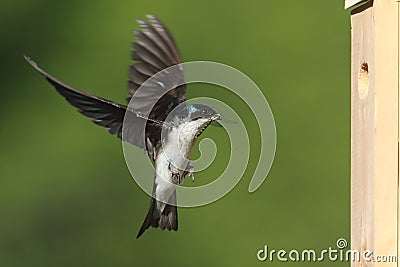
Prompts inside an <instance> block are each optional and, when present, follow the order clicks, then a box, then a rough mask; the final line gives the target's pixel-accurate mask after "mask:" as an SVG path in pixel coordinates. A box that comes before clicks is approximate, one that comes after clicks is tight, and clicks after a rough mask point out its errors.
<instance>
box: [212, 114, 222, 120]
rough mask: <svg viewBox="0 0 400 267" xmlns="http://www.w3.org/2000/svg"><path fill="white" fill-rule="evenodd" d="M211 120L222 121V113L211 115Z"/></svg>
mask: <svg viewBox="0 0 400 267" xmlns="http://www.w3.org/2000/svg"><path fill="white" fill-rule="evenodd" d="M211 120H213V121H220V120H222V115H221V114H218V113H217V114H215V115H214V116H212V117H211Z"/></svg>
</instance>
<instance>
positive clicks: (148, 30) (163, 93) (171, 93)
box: [128, 15, 186, 121]
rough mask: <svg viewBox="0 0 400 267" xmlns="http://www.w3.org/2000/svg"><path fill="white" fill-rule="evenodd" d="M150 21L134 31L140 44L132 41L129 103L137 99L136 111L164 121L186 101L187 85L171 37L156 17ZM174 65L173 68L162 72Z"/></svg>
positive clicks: (142, 23) (134, 105)
mask: <svg viewBox="0 0 400 267" xmlns="http://www.w3.org/2000/svg"><path fill="white" fill-rule="evenodd" d="M147 18H148V20H149V23H148V22H146V21H144V20H138V24H139V25H140V27H141V29H140V30H135V31H134V33H135V36H136V37H137V41H135V42H133V53H132V58H133V60H135V61H136V63H134V64H133V65H131V66H130V71H129V82H128V84H129V93H130V97H129V98H128V101H129V100H130V99H131V97H132V96H134V101H133V103H132V108H133V109H135V110H137V111H139V112H141V113H143V114H149V118H152V119H156V120H159V121H164V120H165V119H166V117H167V116H168V114H169V113H170V112H171V111H172V110H173V109H174V108H175V107H176V106H177V105H179V104H181V103H183V102H185V100H186V99H185V93H186V86H185V84H184V76H183V68H182V65H180V64H181V57H180V55H179V51H178V48H177V46H176V44H175V41H174V39H173V38H172V35H171V34H170V32H169V31H168V29H167V28H166V27H165V25H164V24H163V23H162V22H161V21H160V20H159V19H157V18H156V17H155V16H152V15H148V16H147ZM171 66H174V67H173V68H169V69H168V70H167V71H163V70H164V69H166V68H168V67H171ZM157 73H158V74H157ZM155 74H157V75H155ZM153 75H155V76H153ZM152 76H153V77H152ZM150 77H152V78H151V79H150V80H148V79H149V78H150ZM139 88H140V89H139ZM138 89H139V90H138Z"/></svg>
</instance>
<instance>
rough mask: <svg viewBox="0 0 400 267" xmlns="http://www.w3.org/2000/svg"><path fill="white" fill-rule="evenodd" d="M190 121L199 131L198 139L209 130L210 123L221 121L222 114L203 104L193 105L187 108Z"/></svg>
mask: <svg viewBox="0 0 400 267" xmlns="http://www.w3.org/2000/svg"><path fill="white" fill-rule="evenodd" d="M187 112H188V113H187V114H188V120H189V121H190V123H191V124H192V125H194V126H195V127H196V129H197V133H196V138H197V137H199V136H200V134H201V133H202V132H203V131H204V130H205V129H206V128H207V126H208V125H210V123H212V122H214V121H217V120H221V114H218V113H217V112H216V111H215V110H214V109H212V108H211V107H209V106H207V105H203V104H192V105H189V106H187Z"/></svg>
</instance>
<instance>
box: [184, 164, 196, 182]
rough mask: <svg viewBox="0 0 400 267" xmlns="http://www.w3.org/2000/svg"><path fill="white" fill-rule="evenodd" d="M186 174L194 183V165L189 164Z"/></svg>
mask: <svg viewBox="0 0 400 267" xmlns="http://www.w3.org/2000/svg"><path fill="white" fill-rule="evenodd" d="M186 172H187V173H188V175H189V177H191V178H192V182H194V167H193V165H192V163H190V162H189V163H188V165H187V166H186Z"/></svg>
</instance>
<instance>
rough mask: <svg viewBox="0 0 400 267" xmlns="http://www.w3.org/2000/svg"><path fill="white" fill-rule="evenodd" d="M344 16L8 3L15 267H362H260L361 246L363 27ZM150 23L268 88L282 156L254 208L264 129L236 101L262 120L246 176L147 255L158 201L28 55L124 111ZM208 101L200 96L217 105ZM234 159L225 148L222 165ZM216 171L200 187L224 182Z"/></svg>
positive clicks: (271, 5)
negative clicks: (284, 255) (354, 148)
mask: <svg viewBox="0 0 400 267" xmlns="http://www.w3.org/2000/svg"><path fill="white" fill-rule="evenodd" d="M343 5H344V3H343V1H337V0H329V1H321V0H313V1H311V0H309V1H253V2H249V1H247V2H246V1H227V0H223V1H209V0H205V1H193V2H189V1H183V0H180V1H177V0H173V1H141V2H139V1H118V2H112V1H77V0H71V1H50V0H36V1H32V0H31V1H21V0H15V1H10V0H5V1H4V0H3V1H2V2H1V4H0V22H1V23H0V36H1V37H0V38H1V44H0V47H1V49H0V55H1V72H0V76H1V79H0V85H1V89H0V96H1V101H2V104H1V105H0V110H1V113H0V116H1V122H2V125H1V127H0V140H1V151H2V153H1V154H0V157H1V158H0V212H1V213H0V214H1V219H0V266H7V267H8V266H24V267H26V266H71V265H74V266H188V265H190V266H207V265H208V266H260V265H266V264H269V265H272V264H273V266H291V265H295V266H309V265H313V264H314V265H315V266H317V265H318V266H331V265H335V266H348V265H349V264H348V263H346V262H337V263H332V262H328V261H325V262H322V263H321V262H320V263H298V262H297V263H290V262H289V263H280V262H276V261H275V262H273V263H270V262H264V263H262V262H259V261H258V260H257V257H256V253H257V251H258V250H259V249H261V248H263V246H264V245H268V246H269V247H270V248H271V249H286V250H288V251H289V250H291V249H299V250H302V249H316V250H318V249H325V248H328V247H329V246H331V247H334V248H335V247H336V240H337V239H338V238H341V237H342V238H346V239H347V240H348V241H349V234H350V227H349V226H350V224H349V222H350V219H349V217H350V216H349V215H350V182H349V176H350V23H349V22H350V21H349V12H347V11H345V10H344V9H343ZM149 13H150V14H155V15H157V16H158V17H159V18H160V19H161V20H162V21H164V22H165V24H166V25H167V26H168V27H169V28H170V30H171V31H172V33H173V35H174V37H175V39H176V41H177V43H178V45H179V48H180V51H181V54H182V57H183V59H184V60H185V61H192V60H210V61H217V62H221V63H225V64H228V65H230V66H233V67H235V68H237V69H239V70H241V71H242V72H244V73H245V74H247V75H248V76H249V77H250V78H252V79H253V80H254V81H255V82H256V83H257V85H258V86H259V87H260V88H261V89H262V90H263V93H264V95H265V96H266V97H267V99H268V101H269V104H270V106H271V108H272V111H273V113H274V116H275V122H276V127H277V138H278V141H277V150H276V157H275V161H274V164H273V167H272V169H271V172H270V173H269V176H268V178H267V180H266V181H265V182H264V184H263V185H262V186H261V188H260V189H259V190H258V191H256V192H255V193H253V194H250V193H248V191H247V188H248V185H249V182H250V179H251V175H252V173H253V171H254V167H255V164H256V161H257V145H258V143H259V140H258V138H257V129H253V128H254V125H255V124H254V121H252V120H253V118H252V117H251V115H249V116H247V114H250V113H249V111H248V109H246V107H244V105H242V104H240V103H239V102H240V101H239V100H237V99H234V98H231V97H229V98H228V99H231V101H232V103H236V104H234V105H237V108H238V112H239V113H240V114H242V115H243V117H244V119H246V118H248V120H249V121H248V122H247V123H248V125H249V132H250V133H251V135H250V137H251V138H252V139H251V144H252V148H255V149H253V150H252V153H251V164H250V165H249V168H248V169H247V171H246V175H245V176H244V177H243V179H242V180H241V181H240V183H239V184H238V186H236V187H235V188H234V190H232V191H231V192H230V193H229V194H228V195H227V196H225V197H224V198H222V199H220V200H218V201H217V202H215V203H212V204H210V205H206V206H203V207H199V208H180V209H179V223H180V229H179V231H178V232H162V231H160V230H158V229H157V230H154V229H150V230H149V231H147V232H146V233H145V234H144V236H143V237H142V238H141V239H139V240H136V239H135V236H136V233H137V231H138V229H139V227H140V225H141V223H142V221H143V219H144V216H145V214H146V212H147V208H148V204H149V197H148V196H147V195H146V194H145V193H144V192H142V191H141V190H140V188H139V187H138V186H137V185H136V184H135V183H134V182H133V180H132V179H131V177H130V174H129V171H128V169H127V167H126V165H125V162H124V157H123V153H122V146H121V143H120V141H119V140H118V139H117V138H115V137H111V136H110V135H109V134H108V133H107V132H106V131H105V130H103V129H101V128H100V127H98V126H96V125H94V124H92V123H90V122H89V121H88V119H86V118H84V117H83V116H82V115H80V114H79V113H78V112H76V111H74V109H73V108H72V107H71V106H69V105H68V104H67V103H66V102H65V101H64V99H62V98H61V97H60V96H59V95H57V94H56V93H55V91H54V90H53V88H52V87H51V86H49V85H48V84H47V83H46V82H45V81H44V80H43V79H42V78H41V77H40V76H39V75H38V74H37V73H36V72H35V71H34V70H33V69H32V68H31V67H30V66H29V65H28V64H27V63H26V62H25V61H24V60H23V58H22V54H23V53H26V54H28V55H29V56H31V57H32V58H33V59H34V60H36V61H37V62H38V63H39V64H40V66H42V67H43V68H44V69H45V70H47V71H48V72H50V73H51V74H53V75H54V76H56V77H58V78H60V79H61V80H62V81H64V82H66V83H68V84H71V85H72V86H75V87H78V88H80V89H83V90H86V91H89V92H90V93H93V94H96V95H100V96H103V97H106V98H110V99H113V100H116V101H119V102H124V100H125V97H126V96H127V89H126V80H127V67H128V65H129V64H130V63H131V61H130V49H131V46H130V42H131V41H132V40H133V39H134V38H133V36H132V30H133V29H134V28H137V23H136V19H138V18H144V15H145V14H149ZM200 87H201V88H204V90H192V89H193V88H196V86H191V87H190V89H189V92H188V96H189V97H194V96H202V95H203V96H213V92H214V91H215V90H211V89H210V88H211V87H207V86H205V85H202V86H200ZM200 87H199V88H200ZM218 94H219V95H218ZM218 94H217V96H216V97H220V98H222V99H224V95H223V94H221V93H218ZM225 98H226V97H225ZM252 127H253V128H252ZM218 131H219V130H218V129H208V130H207V131H206V133H205V134H204V136H206V137H207V136H208V137H215V136H218V133H219V132H218ZM217 138H218V137H217ZM220 139H223V138H220ZM227 145H229V144H227V143H226V142H224V141H223V140H222V141H221V142H219V143H218V149H219V150H220V151H225V150H224V149H226V148H225V146H227ZM220 153H221V152H220ZM195 154H198V151H196V152H195ZM221 154H222V155H219V156H218V158H217V160H219V161H220V162H224V157H225V155H224V152H222V153H221ZM222 165H223V164H222ZM213 166H214V167H212V168H211V169H210V170H207V171H204V172H201V173H198V174H197V177H196V179H197V181H205V180H207V179H210V180H212V179H213V178H214V177H215V175H216V174H217V173H218V172H219V170H218V168H219V167H215V166H219V164H218V162H217V164H215V165H213ZM213 168H214V169H213ZM221 168H223V166H222V167H221ZM214 173H215V174H214ZM199 183H200V182H199Z"/></svg>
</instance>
